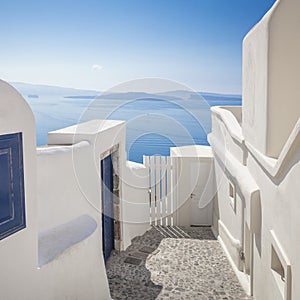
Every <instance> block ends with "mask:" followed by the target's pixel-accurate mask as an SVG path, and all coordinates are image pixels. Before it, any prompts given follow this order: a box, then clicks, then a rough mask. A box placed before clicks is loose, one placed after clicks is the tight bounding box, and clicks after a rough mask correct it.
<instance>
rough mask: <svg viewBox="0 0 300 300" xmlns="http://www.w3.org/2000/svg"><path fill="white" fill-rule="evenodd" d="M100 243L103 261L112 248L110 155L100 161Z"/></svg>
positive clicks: (112, 222) (111, 171)
mask: <svg viewBox="0 0 300 300" xmlns="http://www.w3.org/2000/svg"><path fill="white" fill-rule="evenodd" d="M101 180H102V244H103V254H104V260H105V262H106V261H107V260H108V258H109V256H110V254H111V251H112V250H113V249H114V203H113V165H112V158H111V155H109V156H107V157H105V158H104V159H103V160H102V161H101Z"/></svg>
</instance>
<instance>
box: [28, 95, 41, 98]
mask: <svg viewBox="0 0 300 300" xmlns="http://www.w3.org/2000/svg"><path fill="white" fill-rule="evenodd" d="M27 97H28V98H39V95H34V94H30V95H28V96H27Z"/></svg>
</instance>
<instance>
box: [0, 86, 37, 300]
mask: <svg viewBox="0 0 300 300" xmlns="http://www.w3.org/2000/svg"><path fill="white" fill-rule="evenodd" d="M16 132H22V134H23V161H24V190H25V209H26V228H25V229H23V230H21V231H18V232H17V233H15V234H12V235H10V236H9V237H7V238H5V239H3V240H1V241H0V265H1V269H0V281H1V282H2V284H1V297H2V298H3V299H7V300H9V299H11V300H15V299H32V296H31V293H32V290H34V288H35V286H36V282H37V280H38V275H37V270H36V268H37V263H38V256H37V217H36V216H37V205H36V204H37V203H36V156H35V147H36V146H35V145H36V142H35V121H34V117H33V114H32V111H31V109H30V108H29V106H28V105H27V103H26V102H25V100H24V99H23V98H22V97H21V95H20V94H19V93H18V92H17V91H16V90H15V89H14V88H12V87H11V86H10V85H9V84H7V83H5V82H3V81H1V80H0V134H8V133H16ZM28 278H30V279H31V280H27V279H28Z"/></svg>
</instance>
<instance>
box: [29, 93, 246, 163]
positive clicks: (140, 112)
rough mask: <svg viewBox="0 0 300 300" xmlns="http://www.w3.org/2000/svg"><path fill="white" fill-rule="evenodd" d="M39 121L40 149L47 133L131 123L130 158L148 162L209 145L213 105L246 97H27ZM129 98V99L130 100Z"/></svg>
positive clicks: (38, 139) (239, 102)
mask: <svg viewBox="0 0 300 300" xmlns="http://www.w3.org/2000/svg"><path fill="white" fill-rule="evenodd" d="M24 97H25V99H26V100H27V101H28V103H29V105H30V106H31V108H32V110H33V113H34V115H35V119H36V130H37V145H43V144H46V143H47V133H48V132H49V131H52V130H56V129H60V128H63V127H66V126H70V125H74V124H77V123H79V122H83V121H87V120H90V119H94V118H96V119H114V120H125V121H127V129H126V130H127V133H126V134H127V144H126V148H127V157H128V159H130V160H132V161H136V162H142V157H143V155H155V154H160V155H169V149H170V147H173V146H184V145H191V144H201V145H207V144H208V143H207V133H209V132H210V130H211V115H210V107H211V106H216V105H241V97H240V96H234V95H233V96H228V95H219V94H203V95H202V96H196V97H195V96H193V97H190V98H189V99H180V98H171V97H158V96H155V97H146V98H145V97H144V98H140V99H138V100H131V99H128V97H127V99H120V97H117V99H113V97H109V98H108V99H104V98H97V99H88V98H65V96H64V95H39V97H38V98H30V97H28V95H24ZM125 98H126V97H125Z"/></svg>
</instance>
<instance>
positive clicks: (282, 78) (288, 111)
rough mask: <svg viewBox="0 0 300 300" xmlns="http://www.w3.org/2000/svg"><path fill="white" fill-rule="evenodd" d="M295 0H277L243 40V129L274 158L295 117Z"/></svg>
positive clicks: (299, 112) (298, 65)
mask: <svg viewBox="0 0 300 300" xmlns="http://www.w3.org/2000/svg"><path fill="white" fill-rule="evenodd" d="M299 11H300V2H299V1H298V0H281V1H280V0H278V1H277V2H276V3H275V5H274V6H273V8H272V9H271V10H270V11H269V12H268V13H267V14H266V15H265V17H264V18H263V19H262V21H261V22H260V23H258V24H257V25H256V26H255V27H254V28H253V29H252V30H251V31H250V32H249V34H248V35H247V36H246V37H245V39H244V44H243V132H244V135H245V138H246V139H247V140H248V142H249V143H251V144H252V145H253V146H254V147H256V148H257V149H258V150H259V151H260V152H262V153H263V154H265V155H268V156H270V157H274V158H278V156H279V154H280V152H281V151H282V148H283V146H284V144H285V143H286V141H287V139H288V137H289V135H290V134H291V132H292V130H293V128H294V126H295V124H296V122H297V121H298V119H299V117H300V102H299V101H298V100H297V99H299V97H300V90H299V78H300V60H299V53H300V30H299V28H300V13H299Z"/></svg>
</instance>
